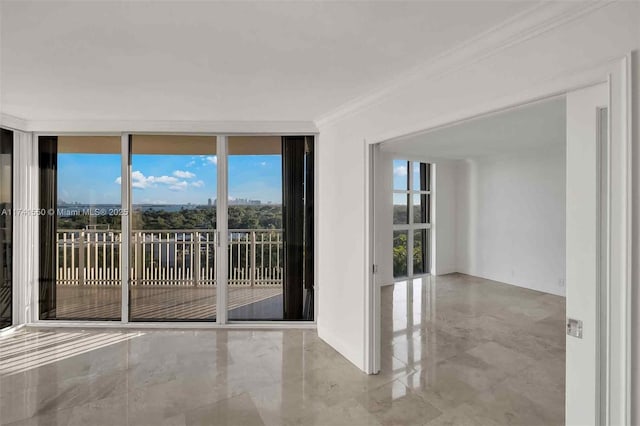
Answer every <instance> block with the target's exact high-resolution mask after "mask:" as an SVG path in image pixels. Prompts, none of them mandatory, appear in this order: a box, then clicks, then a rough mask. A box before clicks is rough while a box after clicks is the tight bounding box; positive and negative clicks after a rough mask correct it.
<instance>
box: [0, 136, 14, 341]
mask: <svg viewBox="0 0 640 426" xmlns="http://www.w3.org/2000/svg"><path fill="white" fill-rule="evenodd" d="M12 182H13V132H11V131H9V130H5V129H0V329H2V328H4V327H8V326H10V325H11V324H12V321H13V304H12V301H13V297H12V296H13V286H12V284H13V282H12V269H13V267H12V266H13V265H12V256H11V250H12V244H11V233H12V221H11V218H12V217H13V216H12V209H13V189H12Z"/></svg>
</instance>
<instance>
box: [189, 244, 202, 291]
mask: <svg viewBox="0 0 640 426" xmlns="http://www.w3.org/2000/svg"><path fill="white" fill-rule="evenodd" d="M194 240H195V241H194ZM191 258H192V259H193V268H194V269H195V271H193V272H194V273H193V284H194V285H198V284H199V283H200V233H199V232H194V233H193V234H192V237H191Z"/></svg>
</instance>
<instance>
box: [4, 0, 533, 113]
mask: <svg viewBox="0 0 640 426" xmlns="http://www.w3.org/2000/svg"><path fill="white" fill-rule="evenodd" d="M534 3H535V2H532V1H477V0H476V1H422V2H420V1H412V2H404V1H392V2H267V1H255V2H213V1H209V2H207V1H199V2H188V1H158V2H142V1H121V2H119V1H106V2H96V1H86V2H77V1H73V2H61V1H46V2H45V1H40V2H31V1H4V0H0V4H1V6H0V8H1V9H0V11H1V15H2V16H1V17H0V59H1V61H0V89H1V90H0V95H1V99H0V108H1V109H2V112H4V113H6V114H10V115H14V116H17V117H21V118H26V119H31V120H73V119H86V120H216V121H227V120H247V121H260V120H291V121H293V120H313V119H316V118H318V117H319V116H321V115H323V114H325V113H328V112H330V111H332V110H333V109H335V108H337V107H339V106H340V105H342V104H344V103H346V102H348V101H350V100H352V99H354V98H356V97H358V96H361V95H363V94H366V93H368V92H369V91H371V90H373V89H375V88H377V87H379V86H380V85H383V84H384V83H385V82H386V81H389V80H390V79H392V78H393V77H394V76H397V75H399V74H401V73H403V72H405V71H407V70H409V69H411V68H413V67H415V66H418V65H419V64H422V63H424V62H426V61H428V60H429V59H430V58H434V57H435V56H437V55H439V54H441V53H443V52H445V51H447V50H449V49H451V48H453V47H455V46H457V45H460V44H461V43H462V42H464V41H466V40H468V39H470V38H472V37H474V36H477V35H478V34H480V33H481V32H483V31H487V30H489V29H491V28H493V27H495V26H496V25H498V24H500V23H501V22H504V21H505V20H507V19H508V18H510V17H513V16H514V15H517V14H519V13H521V12H523V11H525V10H526V9H528V8H530V7H532V5H534Z"/></svg>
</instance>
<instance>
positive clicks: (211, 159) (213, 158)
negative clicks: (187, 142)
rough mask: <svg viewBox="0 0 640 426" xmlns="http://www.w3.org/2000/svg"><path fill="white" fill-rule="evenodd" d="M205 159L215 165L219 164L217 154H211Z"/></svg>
mask: <svg viewBox="0 0 640 426" xmlns="http://www.w3.org/2000/svg"><path fill="white" fill-rule="evenodd" d="M205 160H206V162H207V163H209V164H213V165H216V164H218V156H217V155H210V156H209V157H205Z"/></svg>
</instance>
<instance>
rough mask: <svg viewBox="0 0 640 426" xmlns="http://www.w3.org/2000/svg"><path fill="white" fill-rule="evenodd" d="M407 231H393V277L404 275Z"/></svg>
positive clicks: (406, 269)
mask: <svg viewBox="0 0 640 426" xmlns="http://www.w3.org/2000/svg"><path fill="white" fill-rule="evenodd" d="M408 235H409V234H408V232H407V231H393V277H394V278H399V277H406V276H407V274H408V264H407V241H408Z"/></svg>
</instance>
